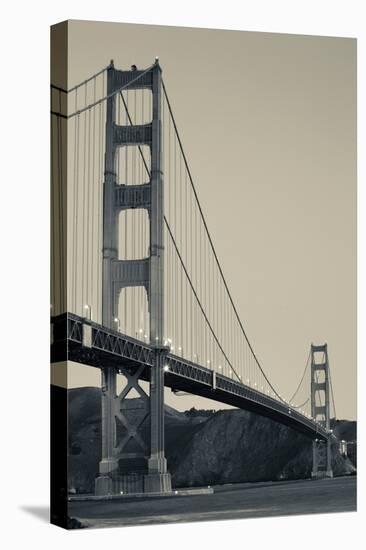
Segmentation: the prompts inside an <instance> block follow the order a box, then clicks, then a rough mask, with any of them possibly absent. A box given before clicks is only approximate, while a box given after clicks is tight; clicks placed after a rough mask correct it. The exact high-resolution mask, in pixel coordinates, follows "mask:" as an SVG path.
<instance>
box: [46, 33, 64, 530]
mask: <svg viewBox="0 0 366 550" xmlns="http://www.w3.org/2000/svg"><path fill="white" fill-rule="evenodd" d="M67 58H68V23H67V22H63V23H59V24H57V25H54V26H52V27H51V98H50V107H51V151H50V153H51V205H50V211H51V220H50V222H51V223H50V227H51V523H54V524H55V525H59V526H60V527H65V528H67V520H68V516H67V416H68V415H67V367H66V362H65V366H64V368H63V369H62V365H63V363H62V361H64V360H66V358H67V347H66V346H67V343H66V323H67V320H66V311H67V305H66V304H67V260H66V258H67V231H66V228H67V224H66V221H67V119H66V118H65V116H64V115H66V114H67V93H65V90H67V87H68V82H67V80H68V79H67V72H68V63H67ZM62 335H64V336H65V338H63V337H62ZM60 336H61V337H60ZM55 340H56V341H57V347H55V346H52V343H53V341H55Z"/></svg>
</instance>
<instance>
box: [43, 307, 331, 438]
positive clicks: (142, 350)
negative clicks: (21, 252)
mask: <svg viewBox="0 0 366 550" xmlns="http://www.w3.org/2000/svg"><path fill="white" fill-rule="evenodd" d="M52 326H53V341H52V345H51V361H52V362H57V361H65V360H70V361H75V362H78V363H82V364H84V365H90V366H93V367H99V368H100V367H109V366H110V367H118V366H121V364H123V365H124V366H129V367H131V368H133V367H136V366H140V365H144V366H145V369H144V371H143V373H142V376H141V377H142V379H144V380H149V379H150V373H149V370H150V368H151V367H153V365H154V350H153V348H152V347H151V346H150V345H149V344H146V343H144V342H141V341H140V340H137V339H135V338H133V337H131V336H127V335H125V334H122V333H120V332H117V331H114V330H111V329H108V328H106V327H103V326H102V325H99V324H97V323H94V322H92V321H89V320H87V319H85V318H82V317H79V316H77V315H74V314H71V313H65V314H62V315H60V316H58V317H54V318H53V319H52ZM166 364H167V366H168V367H169V370H167V372H166V374H165V385H166V386H167V387H170V388H172V389H175V390H182V391H186V392H189V393H191V394H194V395H199V396H202V397H206V398H208V399H213V400H215V401H218V402H221V403H226V404H228V405H232V406H234V407H238V408H240V409H245V410H249V411H252V412H255V413H257V414H259V415H261V416H266V417H268V418H271V419H272V420H275V421H277V422H280V423H281V424H285V425H287V426H290V427H291V428H293V429H295V430H297V431H299V432H302V433H304V434H305V435H307V436H309V437H312V438H319V439H328V438H329V437H331V435H332V434H331V433H330V432H328V431H327V430H326V429H325V428H324V427H323V426H321V425H320V424H318V423H315V422H314V421H313V420H311V419H310V418H308V417H306V416H304V415H303V414H301V413H299V412H298V411H296V410H294V409H291V408H290V407H289V405H288V404H287V403H284V402H281V401H278V400H276V399H274V398H273V397H271V396H270V395H266V394H263V393H261V392H259V391H257V390H255V389H253V388H252V387H249V386H247V385H245V384H243V383H241V382H239V381H235V380H232V379H231V378H228V377H227V376H224V375H223V374H220V373H217V372H214V371H213V370H211V369H208V368H205V367H203V366H201V365H199V364H196V363H193V362H191V361H188V360H186V359H184V358H182V357H178V356H176V355H173V354H171V353H169V354H168V355H167V358H166Z"/></svg>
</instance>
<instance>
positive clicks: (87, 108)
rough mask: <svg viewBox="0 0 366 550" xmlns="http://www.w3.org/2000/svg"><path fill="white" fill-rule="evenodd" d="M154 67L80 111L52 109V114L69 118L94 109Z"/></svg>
mask: <svg viewBox="0 0 366 550" xmlns="http://www.w3.org/2000/svg"><path fill="white" fill-rule="evenodd" d="M153 67H154V64H153V65H150V67H148V68H147V69H145V71H143V72H142V73H140V74H139V75H138V76H136V78H133V79H132V80H131V81H130V82H127V84H124V85H123V86H120V87H119V88H117V90H114V91H113V92H111V93H110V94H107V95H105V96H104V97H101V98H100V99H98V100H97V101H94V102H93V103H90V104H89V105H86V106H85V107H83V108H82V109H79V110H78V111H74V112H73V113H71V114H70V115H64V114H62V113H58V112H56V111H51V114H52V115H55V116H59V117H61V118H67V119H70V118H73V117H74V116H76V115H80V114H81V113H84V112H85V111H88V110H89V109H92V108H93V107H95V106H96V105H99V104H100V103H103V102H104V101H107V99H110V98H111V97H113V96H115V95H116V94H119V92H121V91H122V90H125V89H126V88H129V87H130V86H131V85H132V84H134V83H135V82H137V81H138V80H139V79H140V78H142V77H143V76H144V75H145V74H146V73H148V72H149V71H151V70H152V68H153Z"/></svg>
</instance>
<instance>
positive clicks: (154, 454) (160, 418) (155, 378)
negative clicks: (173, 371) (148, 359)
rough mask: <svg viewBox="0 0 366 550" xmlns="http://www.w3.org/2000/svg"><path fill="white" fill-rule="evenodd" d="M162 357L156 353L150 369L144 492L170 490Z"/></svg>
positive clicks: (158, 352) (159, 351) (160, 353)
mask: <svg viewBox="0 0 366 550" xmlns="http://www.w3.org/2000/svg"><path fill="white" fill-rule="evenodd" d="M163 358H164V355H163V353H162V352H161V350H157V351H156V363H155V367H153V368H152V369H151V379H150V415H151V451H150V458H149V461H148V474H147V475H146V476H145V480H144V486H145V492H147V493H151V492H158V493H165V492H170V491H171V490H172V484H171V477H170V474H169V473H168V470H167V461H166V458H165V453H164V448H165V446H164V365H163V362H164V359H163Z"/></svg>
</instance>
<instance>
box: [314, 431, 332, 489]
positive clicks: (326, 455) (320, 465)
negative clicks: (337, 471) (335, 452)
mask: <svg viewBox="0 0 366 550" xmlns="http://www.w3.org/2000/svg"><path fill="white" fill-rule="evenodd" d="M311 477H312V478H313V479H322V478H324V477H333V470H332V448H331V441H330V439H328V440H327V441H321V440H318V439H316V440H315V441H313V469H312V472H311Z"/></svg>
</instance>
